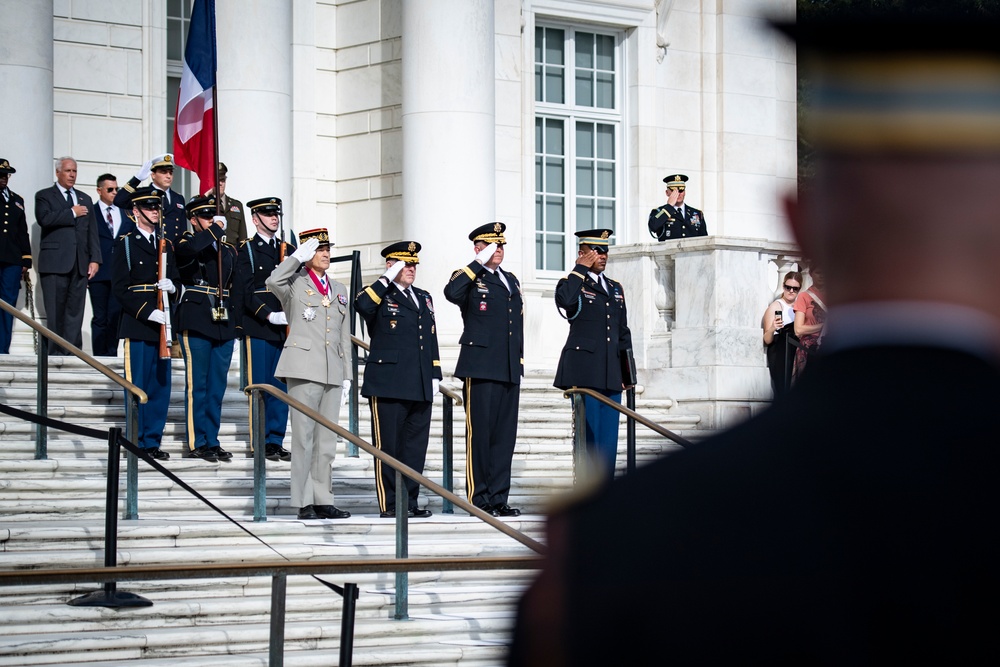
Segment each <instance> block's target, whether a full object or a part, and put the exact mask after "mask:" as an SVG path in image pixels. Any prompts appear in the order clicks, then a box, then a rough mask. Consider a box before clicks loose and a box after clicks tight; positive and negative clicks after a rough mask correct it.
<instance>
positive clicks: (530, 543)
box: [246, 384, 545, 554]
mask: <svg viewBox="0 0 1000 667" xmlns="http://www.w3.org/2000/svg"><path fill="white" fill-rule="evenodd" d="M260 391H262V392H265V393H267V394H270V395H271V396H274V397H275V398H277V399H278V400H279V401H283V402H284V403H287V404H288V405H289V406H290V407H293V408H295V409H296V410H298V411H299V412H301V413H302V414H304V415H305V416H307V417H309V418H310V419H312V420H313V421H315V422H316V423H317V424H319V425H320V426H323V427H325V428H328V429H329V430H331V431H333V432H334V433H336V434H337V435H338V436H340V437H341V438H343V439H344V440H347V441H349V442H352V443H354V444H355V445H357V446H358V447H359V448H360V449H363V450H365V451H366V452H368V453H369V454H371V455H372V456H374V457H375V458H377V459H378V460H380V461H382V462H383V463H385V464H387V465H389V466H390V467H392V469H393V470H396V471H397V472H401V473H402V474H403V475H405V476H406V477H409V478H410V479H412V480H414V481H416V482H418V483H419V484H421V485H422V486H424V487H426V488H427V489H428V490H430V491H433V492H434V493H436V494H437V495H439V496H441V497H442V498H447V499H448V500H450V501H451V502H452V503H453V504H455V505H456V506H457V507H459V508H460V509H463V510H465V511H466V512H468V513H469V514H471V515H473V516H475V517H478V518H479V519H481V520H483V521H485V522H486V523H488V524H490V525H491V526H493V527H494V528H496V529H497V530H499V531H500V532H501V533H503V534H505V535H507V536H508V537H511V538H513V539H514V540H516V541H518V542H520V543H521V544H523V545H524V546H526V547H528V548H529V549H531V550H532V551H534V552H536V553H540V554H544V553H545V546H544V545H543V544H542V543H541V542H538V541H536V540H533V539H532V538H530V537H528V536H527V535H525V534H524V533H522V532H521V531H519V530H516V529H514V528H511V527H510V526H508V525H507V524H506V523H504V522H503V521H500V519H498V518H496V517H494V516H492V515H490V514H487V513H486V512H484V511H483V510H481V509H479V508H478V507H476V506H475V505H473V504H472V503H470V502H468V501H467V500H465V499H463V498H462V497H461V496H457V495H455V494H454V493H452V492H451V491H449V490H448V489H446V488H444V487H443V486H441V485H440V484H438V483H437V482H435V481H434V480H432V479H429V478H427V477H424V476H423V475H422V474H420V473H419V472H417V471H416V470H414V469H413V468H411V467H410V466H408V465H406V464H405V463H401V462H400V461H399V460H398V459H395V458H393V457H392V456H389V455H388V454H386V453H385V452H383V451H382V450H381V449H378V448H377V447H375V446H374V445H372V444H371V443H368V442H366V441H365V440H363V439H362V438H359V437H358V436H356V435H354V434H353V433H351V432H350V431H348V430H347V429H345V428H342V427H341V426H340V425H338V424H335V423H333V422H332V421H330V420H329V419H327V418H326V417H324V416H323V415H321V414H320V413H318V412H316V411H315V410H313V409H312V408H310V407H309V406H308V405H306V404H305V403H301V402H300V401H297V400H295V399H294V398H292V397H291V396H289V395H288V394H286V393H285V392H283V391H281V390H280V389H278V388H276V387H274V386H272V385H269V384H251V385H247V388H246V393H247V394H251V393H253V392H260ZM405 518H406V514H405V512H404V513H403V514H402V515H400V514H399V513H397V516H396V519H397V521H399V520H401V519H405Z"/></svg>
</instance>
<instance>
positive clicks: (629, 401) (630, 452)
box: [625, 387, 635, 475]
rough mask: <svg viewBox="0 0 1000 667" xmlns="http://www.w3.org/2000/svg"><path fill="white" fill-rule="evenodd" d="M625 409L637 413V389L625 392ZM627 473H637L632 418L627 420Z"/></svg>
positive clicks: (633, 421)
mask: <svg viewBox="0 0 1000 667" xmlns="http://www.w3.org/2000/svg"><path fill="white" fill-rule="evenodd" d="M625 407H627V408H628V409H629V410H631V411H632V412H635V387H631V388H629V389H626V390H625ZM625 472H626V474H629V475H631V474H632V473H634V472H635V420H634V419H632V418H631V417H627V418H626V420H625Z"/></svg>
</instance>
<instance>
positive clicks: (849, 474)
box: [511, 6, 1000, 667]
mask: <svg viewBox="0 0 1000 667" xmlns="http://www.w3.org/2000/svg"><path fill="white" fill-rule="evenodd" d="M949 9H951V7H950V6H949ZM782 29H783V30H784V31H785V32H787V33H788V34H790V35H792V36H793V37H794V38H795V39H796V41H797V43H798V45H799V53H800V56H804V57H800V59H799V65H800V67H801V68H802V69H803V71H804V72H805V73H806V74H807V77H808V78H807V80H808V81H811V82H813V83H814V84H815V86H816V88H815V90H813V91H811V95H810V97H809V99H810V100H811V101H812V106H811V108H808V109H806V115H805V124H804V125H803V130H804V132H805V133H806V136H807V138H808V141H809V142H810V143H811V144H812V145H813V146H814V147H815V148H816V150H817V151H818V154H817V163H816V176H815V183H814V184H813V187H812V188H809V189H807V190H805V191H804V193H803V194H802V197H801V199H800V200H799V201H797V202H796V201H795V200H794V199H793V198H791V197H789V198H788V199H787V200H786V202H785V205H786V210H787V214H788V219H789V222H790V223H791V227H792V230H793V232H794V234H795V237H796V239H797V241H798V243H799V245H800V247H801V248H802V250H803V252H804V254H805V255H806V256H807V257H810V258H814V259H815V260H816V261H817V262H818V263H819V264H820V265H822V266H823V267H824V268H825V269H826V289H827V294H826V295H827V297H828V300H827V302H828V304H829V306H830V310H829V318H828V320H827V325H828V328H827V334H826V336H825V338H824V348H823V352H822V356H819V357H817V358H816V359H815V360H814V361H812V362H810V364H809V367H808V368H807V369H806V371H805V373H804V375H803V377H802V378H801V381H800V382H799V383H798V384H797V385H796V386H795V387H793V388H792V390H791V391H790V392H789V393H787V394H785V395H784V396H783V397H781V398H780V399H778V400H777V401H776V402H775V403H774V405H773V407H772V408H771V409H769V410H767V411H766V412H764V413H763V414H761V415H760V416H759V417H757V418H755V419H752V420H750V421H749V422H746V423H744V424H743V425H741V426H738V427H736V428H734V429H733V430H731V431H729V432H728V433H726V434H723V435H721V436H719V437H716V438H712V439H710V440H707V441H705V442H703V443H700V444H698V445H697V446H696V447H693V448H691V449H688V450H686V451H683V452H680V453H678V454H674V455H671V456H669V457H667V458H666V459H664V460H661V461H658V462H656V463H652V464H650V465H648V466H646V467H644V468H641V469H640V470H639V471H638V472H637V473H636V474H635V475H634V476H629V477H628V478H626V479H624V480H621V481H619V482H616V483H614V484H612V485H611V486H610V487H609V488H607V489H605V490H603V491H602V492H601V493H600V494H598V495H597V496H595V497H593V498H590V499H587V500H583V501H581V502H578V503H577V504H576V506H575V507H572V508H570V509H568V510H566V511H563V512H559V513H557V514H556V515H554V516H553V517H552V519H551V522H550V526H549V540H550V541H549V545H550V552H549V562H548V564H547V565H546V566H545V567H544V569H543V573H542V574H541V576H540V578H539V579H538V581H537V582H536V583H535V585H534V586H533V587H532V588H531V589H530V590H529V592H528V593H527V595H526V596H525V598H524V600H523V601H522V604H521V612H520V618H519V621H518V627H517V630H516V637H515V640H514V647H513V651H512V656H511V664H512V665H546V666H547V667H555V666H558V665H574V666H575V665H604V664H627V665H638V664H671V665H674V664H677V665H688V664H695V663H697V664H734V665H735V664H755V665H763V664H768V665H774V664H780V665H793V664H795V665H816V664H821V665H886V664H901V665H903V664H973V663H977V662H985V661H988V660H990V658H989V657H988V656H989V655H994V654H995V643H996V642H995V637H996V621H997V614H996V612H991V611H989V610H990V609H992V608H993V604H994V603H995V601H996V599H997V593H998V586H997V583H998V577H1000V575H998V574H997V568H996V563H997V561H998V559H1000V550H998V545H997V542H998V538H997V531H996V526H995V523H996V516H997V514H998V510H1000V507H998V486H997V482H996V480H997V476H998V474H1000V448H998V447H997V434H998V433H1000V411H998V410H997V405H998V404H1000V292H998V291H997V289H996V286H997V285H1000V261H997V260H998V258H1000V224H997V211H998V210H1000V187H998V184H1000V42H998V41H997V39H996V35H997V34H998V31H1000V23H998V22H997V21H996V20H984V19H982V18H979V19H976V20H970V18H969V17H967V16H966V17H962V16H960V15H959V14H957V13H953V14H950V15H949V14H944V15H942V16H938V17H934V18H933V20H928V19H927V17H922V18H918V17H916V16H914V15H912V14H909V15H907V14H896V15H895V16H889V17H886V18H878V17H872V16H867V17H852V16H850V15H845V14H844V13H843V12H841V13H838V14H837V15H836V18H830V17H828V18H826V19H825V20H824V19H812V20H804V21H803V22H801V23H799V24H798V25H797V26H792V25H785V26H782ZM939 184H947V188H948V197H945V198H937V197H927V196H926V192H927V190H928V189H931V188H934V187H937V186H938V185H939ZM845 188H848V189H849V190H850V196H844V190H845ZM873 221H877V224H873ZM942 221H947V223H946V231H945V230H943V228H942V224H943V222H942ZM928 397H933V401H932V403H928ZM931 406H933V407H931ZM788 434H796V436H797V437H788ZM622 558H627V559H628V560H629V563H628V564H624V563H623V562H622Z"/></svg>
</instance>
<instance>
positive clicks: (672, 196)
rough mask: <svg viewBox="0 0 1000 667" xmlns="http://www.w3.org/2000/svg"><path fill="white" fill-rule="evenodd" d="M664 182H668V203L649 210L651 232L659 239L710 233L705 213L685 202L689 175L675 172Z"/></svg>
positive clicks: (664, 239)
mask: <svg viewBox="0 0 1000 667" xmlns="http://www.w3.org/2000/svg"><path fill="white" fill-rule="evenodd" d="M663 182H664V183H666V184H667V203H666V204H664V205H663V206H661V207H659V208H654V209H653V210H652V211H650V212H649V233H650V234H652V235H653V236H655V237H656V240H657V241H666V240H667V239H682V238H691V237H692V236H705V235H706V234H708V228H707V227H706V225H705V214H704V213H702V212H701V211H699V210H698V209H696V208H695V207H694V206H690V205H688V204H685V203H684V192H685V190H686V189H687V182H688V177H687V176H685V175H684V174H674V175H672V176H667V177H666V178H664V179H663Z"/></svg>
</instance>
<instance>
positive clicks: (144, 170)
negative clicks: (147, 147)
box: [135, 155, 163, 181]
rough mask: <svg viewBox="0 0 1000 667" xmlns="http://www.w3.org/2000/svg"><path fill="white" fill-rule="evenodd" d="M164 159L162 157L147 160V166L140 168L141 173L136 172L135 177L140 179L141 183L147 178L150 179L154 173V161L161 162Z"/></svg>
mask: <svg viewBox="0 0 1000 667" xmlns="http://www.w3.org/2000/svg"><path fill="white" fill-rule="evenodd" d="M162 158H163V156H162V155H161V156H158V157H154V158H150V159H148V160H146V162H145V164H143V165H142V167H140V168H139V171H137V172H135V177H136V178H138V179H139V180H140V181H144V180H146V179H147V178H149V175H150V174H151V173H153V161H154V160H160V159H162Z"/></svg>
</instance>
